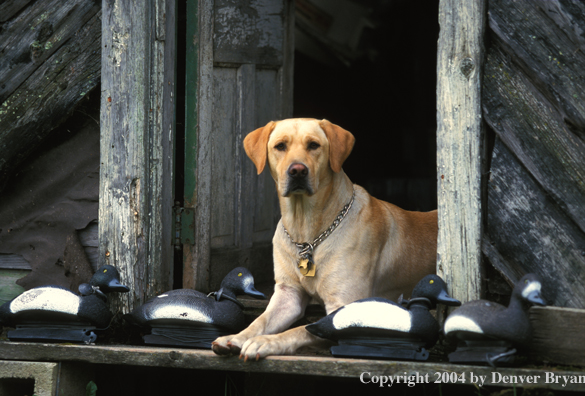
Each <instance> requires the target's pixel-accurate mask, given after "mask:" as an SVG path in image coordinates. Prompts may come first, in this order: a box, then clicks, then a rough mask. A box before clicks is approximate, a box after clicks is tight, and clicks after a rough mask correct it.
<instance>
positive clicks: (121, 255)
mask: <svg viewBox="0 0 585 396" xmlns="http://www.w3.org/2000/svg"><path fill="white" fill-rule="evenodd" d="M102 23H103V25H102V31H103V32H104V34H103V36H102V50H103V51H102V108H101V123H102V136H101V147H100V153H101V164H102V165H101V167H100V212H99V235H100V246H99V255H100V263H101V264H106V263H108V264H112V265H115V266H116V267H118V268H119V269H120V272H121V278H122V282H123V283H125V284H127V285H128V286H129V287H130V290H131V292H130V293H127V294H124V295H121V296H119V297H118V299H117V300H116V301H115V303H114V306H117V307H119V308H121V309H122V311H123V312H128V311H129V310H130V309H132V308H133V307H134V306H136V305H138V304H142V303H143V302H144V301H145V300H146V299H148V298H150V297H152V296H154V295H157V294H160V293H162V292H164V291H166V290H169V289H170V288H171V287H172V278H173V277H172V270H173V268H172V267H173V265H172V263H173V252H172V248H171V237H172V228H171V227H172V224H173V223H172V222H173V219H174V217H173V214H172V206H173V202H174V201H173V199H172V191H173V186H172V173H171V169H172V166H173V165H172V161H173V139H174V138H173V135H174V132H173V131H174V110H173V105H172V103H173V97H174V83H175V77H174V72H175V66H174V59H175V57H174V54H173V52H174V51H175V30H176V24H175V1H174V0H168V1H165V0H157V1H150V2H140V3H136V4H134V3H132V4H131V3H126V2H123V3H109V2H104V4H103V18H102ZM128 76H133V78H128Z"/></svg>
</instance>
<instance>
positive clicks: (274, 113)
mask: <svg viewBox="0 0 585 396" xmlns="http://www.w3.org/2000/svg"><path fill="white" fill-rule="evenodd" d="M279 80H280V73H278V72H277V71H275V70H270V69H258V70H256V88H255V91H256V98H255V103H258V104H259V105H258V106H257V107H256V120H255V125H254V127H253V128H251V129H250V130H249V131H248V132H251V131H253V130H254V129H255V128H257V127H260V126H262V125H266V124H268V122H270V121H273V120H277V119H279V118H280V114H279V113H280V112H281V106H280V101H281V100H282V99H281V95H282V94H281V95H279V93H278V91H277V90H275V89H273V87H275V86H279V85H280V83H279ZM283 96H284V95H283ZM246 160H247V161H248V163H249V165H251V166H252V167H253V164H252V161H250V160H249V159H248V158H246ZM251 180H255V183H254V184H255V189H254V193H255V194H256V195H255V196H256V200H257V201H258V202H263V203H264V204H262V205H255V206H254V229H253V232H254V241H255V242H263V241H267V240H271V239H272V236H273V235H274V230H275V226H276V224H277V223H278V220H279V219H280V209H279V206H278V197H277V195H276V186H275V183H274V180H273V179H272V176H271V175H270V172H268V171H266V172H263V173H262V174H260V175H258V176H256V175H255V174H254V176H253V177H252V178H251Z"/></svg>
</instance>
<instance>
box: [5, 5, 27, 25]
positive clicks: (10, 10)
mask: <svg viewBox="0 0 585 396" xmlns="http://www.w3.org/2000/svg"><path fill="white" fill-rule="evenodd" d="M30 1H31V0H6V1H3V2H2V3H1V4H0V22H6V21H7V20H9V19H10V18H12V17H13V16H14V14H16V13H17V12H19V11H20V10H21V9H23V8H24V6H26V5H27V4H28V3H30Z"/></svg>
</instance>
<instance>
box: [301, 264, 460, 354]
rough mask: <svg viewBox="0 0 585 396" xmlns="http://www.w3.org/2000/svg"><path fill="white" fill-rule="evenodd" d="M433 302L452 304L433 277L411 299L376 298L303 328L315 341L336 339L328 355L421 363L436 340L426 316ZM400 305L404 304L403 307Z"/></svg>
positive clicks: (430, 319) (430, 318)
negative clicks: (419, 361) (335, 344)
mask: <svg viewBox="0 0 585 396" xmlns="http://www.w3.org/2000/svg"><path fill="white" fill-rule="evenodd" d="M437 303H441V304H445V305H451V306H456V305H460V304H461V303H460V302H459V301H458V300H455V299H454V298H451V297H450V296H449V295H448V293H447V286H446V284H445V282H444V281H443V279H441V278H440V277H439V276H437V275H427V276H425V277H424V278H423V279H422V280H421V281H419V283H418V284H417V285H416V286H415V288H414V290H413V291H412V298H411V299H410V300H406V301H405V302H403V303H400V304H398V303H395V302H393V301H391V300H387V299H384V298H379V297H372V298H366V299H362V300H358V301H355V302H353V303H351V304H348V305H345V306H343V307H341V308H339V309H338V310H336V311H334V312H332V313H331V314H329V315H327V316H326V317H324V318H323V319H321V320H319V321H317V322H315V323H312V324H310V325H307V326H306V329H307V330H308V331H309V332H310V333H311V334H314V335H316V336H318V337H321V338H326V339H329V340H333V341H337V342H338V345H337V346H333V347H331V353H332V354H333V355H334V356H346V357H365V358H378V359H405V360H427V359H428V357H429V352H428V351H427V350H426V349H425V348H430V347H432V346H433V345H434V344H435V343H436V342H437V339H438V337H439V331H440V326H439V324H438V323H437V320H436V319H435V318H434V317H433V315H432V314H431V313H430V312H429V310H431V309H435V308H436V305H437ZM403 304H404V305H405V306H403Z"/></svg>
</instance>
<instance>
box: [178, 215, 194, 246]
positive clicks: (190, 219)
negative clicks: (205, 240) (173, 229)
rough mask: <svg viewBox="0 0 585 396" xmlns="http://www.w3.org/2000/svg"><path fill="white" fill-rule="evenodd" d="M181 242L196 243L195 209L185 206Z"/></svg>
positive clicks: (182, 217) (182, 216)
mask: <svg viewBox="0 0 585 396" xmlns="http://www.w3.org/2000/svg"><path fill="white" fill-rule="evenodd" d="M181 243H182V244H187V245H194V244H195V209H193V208H183V210H182V211H181Z"/></svg>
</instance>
